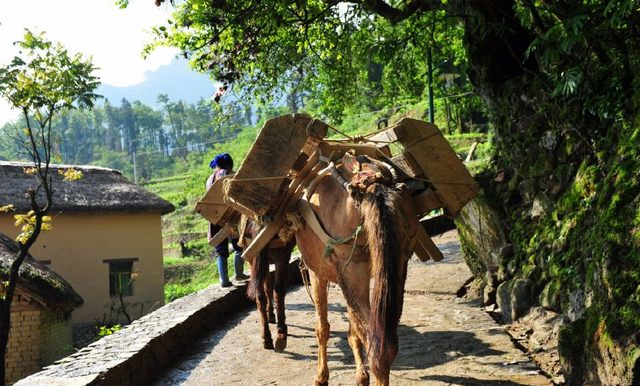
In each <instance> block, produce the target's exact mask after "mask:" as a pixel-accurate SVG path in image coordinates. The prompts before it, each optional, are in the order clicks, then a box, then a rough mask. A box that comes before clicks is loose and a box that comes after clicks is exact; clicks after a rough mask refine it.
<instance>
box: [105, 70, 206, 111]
mask: <svg viewBox="0 0 640 386" xmlns="http://www.w3.org/2000/svg"><path fill="white" fill-rule="evenodd" d="M216 89H217V87H216V86H215V84H214V83H213V82H212V81H211V80H210V79H209V77H208V76H206V75H203V74H200V73H197V72H195V71H192V70H190V69H189V68H188V67H187V63H186V62H185V61H184V60H180V59H174V60H173V61H172V62H171V63H170V64H168V65H166V66H161V67H158V69H157V70H155V71H147V72H146V73H145V80H144V82H142V83H139V84H136V85H134V86H127V87H114V86H110V85H105V84H103V85H100V87H98V89H97V91H96V93H97V94H99V95H102V96H103V97H104V98H106V99H108V100H109V102H110V103H111V104H112V105H120V101H121V100H122V98H126V99H127V100H129V102H133V101H136V100H138V101H140V102H142V103H144V104H146V105H149V106H156V98H157V97H158V95H159V94H167V95H168V96H169V100H171V101H178V100H182V101H185V102H187V103H195V102H197V101H198V100H200V98H205V99H207V98H210V97H211V95H212V94H213V93H214V92H215V91H216ZM102 101H104V99H102ZM99 103H100V102H99Z"/></svg>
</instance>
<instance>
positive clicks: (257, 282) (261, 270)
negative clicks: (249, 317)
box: [247, 251, 273, 349]
mask: <svg viewBox="0 0 640 386" xmlns="http://www.w3.org/2000/svg"><path fill="white" fill-rule="evenodd" d="M268 286H269V260H268V256H267V254H266V253H265V252H264V251H263V252H260V253H259V254H258V256H256V258H255V259H254V261H253V262H252V265H251V281H250V282H249V286H248V288H247V295H249V297H251V298H253V299H255V300H256V306H257V307H258V312H260V320H261V322H262V340H263V344H264V348H266V349H273V340H272V338H271V331H269V317H268V315H267V300H268V296H267V294H268V290H267V288H268Z"/></svg>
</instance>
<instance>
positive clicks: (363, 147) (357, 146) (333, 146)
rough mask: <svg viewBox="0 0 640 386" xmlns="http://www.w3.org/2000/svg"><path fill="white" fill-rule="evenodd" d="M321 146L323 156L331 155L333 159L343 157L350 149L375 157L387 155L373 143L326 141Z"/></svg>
mask: <svg viewBox="0 0 640 386" xmlns="http://www.w3.org/2000/svg"><path fill="white" fill-rule="evenodd" d="M319 148H320V151H321V152H322V155H323V156H325V157H330V156H331V157H332V160H336V159H338V158H341V157H342V156H343V155H344V153H346V152H348V151H349V150H354V151H355V152H356V154H357V155H366V156H369V157H371V158H375V159H380V157H381V156H386V154H384V153H383V152H382V150H380V149H379V148H378V147H377V146H375V145H373V144H364V143H350V142H335V141H324V142H322V143H321V144H320V147H319Z"/></svg>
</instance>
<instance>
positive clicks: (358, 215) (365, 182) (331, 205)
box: [295, 157, 417, 386]
mask: <svg viewBox="0 0 640 386" xmlns="http://www.w3.org/2000/svg"><path fill="white" fill-rule="evenodd" d="M359 158H360V160H361V161H364V162H368V163H369V164H370V165H372V167H373V170H374V171H375V173H369V174H366V175H364V177H363V175H362V173H361V171H362V169H361V168H360V167H358V168H356V169H351V170H349V167H345V165H344V164H342V165H340V166H338V167H337V168H334V169H333V170H331V172H332V174H333V176H334V177H331V175H324V176H321V177H319V179H318V180H316V181H315V182H314V184H312V185H313V186H311V185H310V187H309V191H307V193H306V197H305V198H306V200H307V202H308V205H310V206H311V209H312V210H313V212H314V213H315V216H316V217H317V219H318V220H319V223H320V224H321V225H322V227H323V228H324V230H325V231H326V233H327V234H328V235H329V236H330V237H331V238H332V239H333V240H336V242H335V243H334V242H332V243H330V244H331V245H326V243H325V242H323V241H322V240H321V237H319V236H318V234H317V233H318V232H317V231H314V230H313V229H312V227H311V226H309V225H308V221H307V225H306V226H304V227H303V228H302V229H300V230H298V231H296V234H295V236H296V243H297V245H298V248H299V249H300V252H301V253H302V258H303V261H304V264H305V265H306V266H307V267H308V268H309V271H310V282H311V287H312V295H313V300H314V303H315V306H316V317H317V322H316V326H315V331H316V338H317V341H318V362H317V369H316V375H315V385H316V386H324V385H327V384H328V379H329V369H328V365H327V341H328V338H329V328H330V326H329V323H328V321H327V285H328V283H329V282H333V283H337V284H338V285H339V286H340V288H341V290H342V293H343V294H344V297H345V299H346V302H347V310H348V318H349V333H348V341H349V345H350V346H351V349H352V350H353V353H354V357H355V364H356V383H357V385H359V386H366V385H369V371H368V370H367V364H368V366H369V368H370V371H371V373H372V374H373V377H374V380H375V385H376V386H382V385H384V386H386V385H388V384H389V373H390V368H391V364H392V362H393V361H394V359H395V357H396V355H397V352H398V334H397V329H398V324H399V320H400V316H401V314H402V306H403V295H404V285H405V279H406V274H407V263H408V260H409V258H410V256H411V254H412V252H413V250H414V243H415V239H414V235H415V229H416V228H415V227H416V224H417V221H416V220H415V219H416V215H415V212H414V209H413V206H412V205H413V203H412V200H411V197H410V192H409V191H408V190H406V189H402V185H401V184H396V181H394V179H395V177H396V176H394V175H393V174H394V173H391V172H390V171H389V167H388V166H380V162H379V161H375V160H371V159H369V160H363V159H362V158H361V157H359ZM336 172H337V174H338V175H339V176H341V177H342V178H340V177H338V178H335V176H336ZM326 174H329V173H326ZM347 181H350V183H349V184H348V185H349V189H350V191H348V190H347V188H346V186H347V183H346V182H347ZM351 188H354V189H351ZM338 240H339V241H338ZM345 240H347V241H346V242H345Z"/></svg>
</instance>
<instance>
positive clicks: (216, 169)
mask: <svg viewBox="0 0 640 386" xmlns="http://www.w3.org/2000/svg"><path fill="white" fill-rule="evenodd" d="M209 167H211V169H213V172H212V173H211V175H210V176H209V178H208V179H207V190H209V188H210V187H211V185H213V183H214V181H216V180H217V179H219V178H222V177H224V176H226V175H229V174H231V173H232V172H233V159H232V158H231V156H230V155H229V153H220V154H218V155H216V156H215V157H214V158H213V159H212V160H211V162H210V163H209ZM220 229H222V227H221V226H219V225H217V224H211V223H209V232H208V238H209V241H211V239H212V238H213V236H215V234H216V233H218V231H219V230H220ZM229 241H231V246H232V247H233V250H234V251H235V257H234V267H235V270H236V277H235V279H236V280H238V281H241V280H247V279H249V276H247V275H245V274H244V260H242V248H240V246H238V239H236V238H232V237H230V238H227V239H224V240H223V241H222V242H221V243H220V244H218V245H217V246H216V247H215V250H214V252H213V254H214V255H213V257H214V258H215V259H216V261H217V264H218V272H219V273H220V285H221V286H222V287H230V286H231V285H232V284H231V281H229V271H228V268H227V259H228V258H229Z"/></svg>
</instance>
